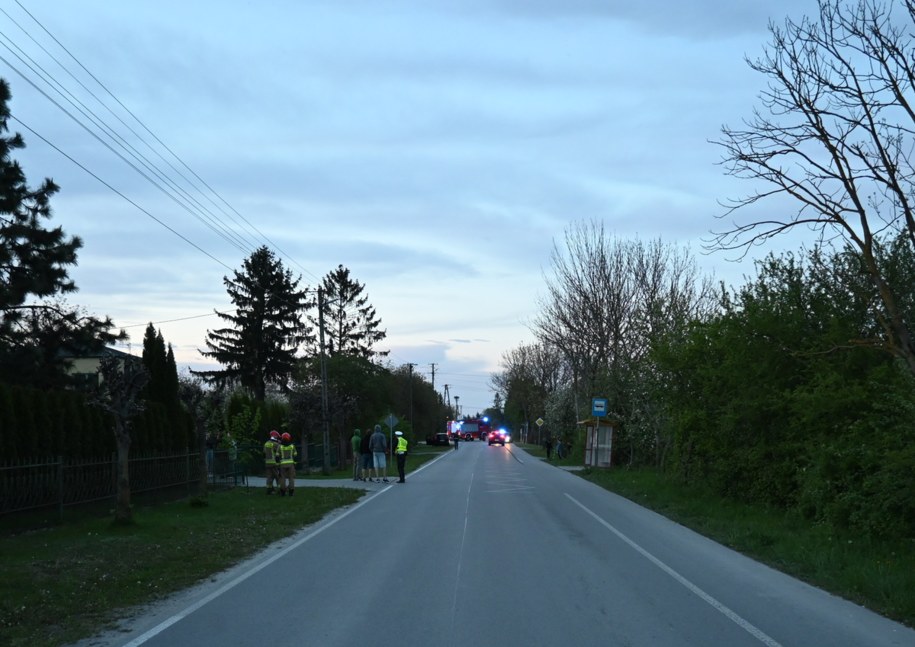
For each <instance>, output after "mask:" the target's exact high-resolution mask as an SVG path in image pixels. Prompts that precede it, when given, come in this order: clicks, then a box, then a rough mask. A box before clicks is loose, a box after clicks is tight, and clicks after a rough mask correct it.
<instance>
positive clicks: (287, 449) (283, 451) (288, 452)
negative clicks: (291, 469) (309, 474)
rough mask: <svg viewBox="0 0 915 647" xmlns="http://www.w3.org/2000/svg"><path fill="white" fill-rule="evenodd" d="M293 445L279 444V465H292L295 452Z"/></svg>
mask: <svg viewBox="0 0 915 647" xmlns="http://www.w3.org/2000/svg"><path fill="white" fill-rule="evenodd" d="M297 453H298V452H296V450H295V445H293V444H291V443H290V444H289V445H280V465H294V464H295V457H296V454H297Z"/></svg>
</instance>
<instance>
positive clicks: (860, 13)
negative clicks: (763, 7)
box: [710, 0, 915, 373]
mask: <svg viewBox="0 0 915 647" xmlns="http://www.w3.org/2000/svg"><path fill="white" fill-rule="evenodd" d="M769 31H770V33H771V36H772V40H771V42H770V44H769V45H768V47H767V48H766V52H765V54H764V55H763V56H762V57H761V58H759V59H756V60H748V64H749V65H750V67H751V68H752V69H753V70H755V71H757V72H760V73H761V74H763V75H764V76H765V77H767V80H768V85H767V89H766V90H764V91H763V92H762V94H761V100H762V109H761V110H760V109H757V110H756V111H755V112H754V115H753V118H752V119H750V120H749V121H747V122H746V123H745V124H744V127H743V128H741V129H731V128H728V127H726V126H725V127H724V128H723V129H722V133H723V139H722V140H721V141H719V142H716V143H717V144H719V145H721V146H722V147H723V149H724V152H725V155H724V164H725V166H726V168H727V170H728V172H729V173H730V174H731V175H734V176H737V177H741V178H746V179H750V180H753V181H756V182H759V183H761V184H762V185H763V186H764V188H762V189H759V190H757V191H756V192H754V193H752V194H750V195H748V196H747V197H744V198H740V199H735V200H732V201H729V202H728V203H726V205H725V206H726V207H727V210H726V212H725V214H723V217H725V218H728V219H730V218H731V217H732V216H735V217H736V216H737V214H736V213H735V212H736V211H737V210H741V209H744V208H745V207H748V206H750V205H753V204H755V203H756V202H758V201H760V200H763V199H766V198H772V197H776V196H787V197H789V198H791V199H793V201H794V203H795V204H796V207H797V208H796V210H794V211H793V213H789V214H786V215H784V216H780V217H773V216H767V217H766V218H764V219H755V218H754V216H752V215H751V216H750V217H749V218H748V219H747V220H746V221H740V220H734V221H731V222H730V223H729V224H728V225H727V226H726V227H725V228H724V229H723V230H721V231H717V232H713V234H714V237H713V238H712V240H711V241H710V246H711V247H712V248H714V249H722V250H742V251H743V252H744V253H745V252H746V251H747V250H748V249H749V248H750V247H751V246H753V245H757V244H760V243H763V242H765V241H767V240H769V239H771V238H773V237H775V236H778V235H780V234H783V233H784V232H786V231H788V230H792V229H795V228H797V227H798V226H802V227H806V228H809V229H811V230H813V231H815V232H817V234H818V235H819V237H820V238H821V239H829V240H831V239H839V240H841V241H842V244H843V246H844V245H849V246H851V247H852V248H853V249H855V250H857V253H858V254H859V255H860V259H861V265H862V267H863V268H864V272H866V274H867V276H868V278H869V280H870V282H871V283H872V285H873V289H874V292H875V295H876V296H877V300H876V302H877V305H876V310H877V311H876V312H875V317H876V318H877V320H878V321H879V322H880V324H881V328H882V331H883V337H882V338H881V339H874V340H868V341H869V342H870V343H873V344H875V345H877V346H879V347H881V348H883V349H884V350H886V351H888V352H890V353H891V354H893V355H895V356H897V357H900V358H902V359H903V360H905V361H906V363H907V365H908V367H909V370H910V371H912V372H913V373H915V344H913V337H912V331H911V329H910V327H909V324H908V322H907V321H906V313H905V311H904V310H905V309H904V307H903V306H902V305H900V296H899V294H900V288H899V286H895V285H893V283H892V281H891V280H889V279H888V278H887V274H886V273H885V272H884V271H883V269H882V266H881V262H880V246H881V243H882V242H886V241H887V240H890V239H892V240H897V239H900V238H901V239H903V240H906V241H907V244H909V245H911V246H915V212H913V200H915V192H913V189H915V168H913V164H912V161H913V160H912V154H913V150H915V148H913V147H915V106H913V104H912V101H913V99H915V95H913V89H915V36H913V33H915V0H888V1H886V2H884V1H881V0H857V1H856V2H854V3H847V2H844V1H840V0H820V2H819V16H818V17H816V18H804V19H803V20H801V21H800V22H794V21H792V20H790V19H788V20H786V21H785V23H784V25H783V26H778V25H775V24H774V23H773V24H770V26H769ZM746 211H747V210H743V212H742V213H746Z"/></svg>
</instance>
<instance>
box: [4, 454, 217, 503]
mask: <svg viewBox="0 0 915 647" xmlns="http://www.w3.org/2000/svg"><path fill="white" fill-rule="evenodd" d="M199 465H200V454H198V453H184V454H171V455H155V456H138V457H134V458H131V459H130V460H129V470H130V491H131V494H142V493H148V492H156V491H158V490H166V489H171V488H176V487H185V488H187V489H188V491H190V490H191V488H192V487H193V486H194V485H195V484H196V483H197V481H198V474H199V472H198V470H199ZM116 493H117V455H115V454H112V456H111V457H110V458H108V459H104V460H99V459H96V460H80V459H70V458H64V457H63V456H59V457H57V458H56V459H54V460H43V461H42V460H34V461H7V462H3V463H0V515H5V514H9V513H13V512H24V511H28V510H40V509H54V508H56V509H57V510H58V512H59V514H60V515H61V516H63V512H64V509H65V508H66V507H68V506H75V505H80V504H85V503H92V502H97V501H104V500H111V501H112V502H113V501H114V499H115V495H116Z"/></svg>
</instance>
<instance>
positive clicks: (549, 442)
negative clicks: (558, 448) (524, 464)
mask: <svg viewBox="0 0 915 647" xmlns="http://www.w3.org/2000/svg"><path fill="white" fill-rule="evenodd" d="M543 447H544V449H546V459H547V460H552V458H553V439H552V438H550V437H549V436H547V438H546V440H545V441H544V442H543Z"/></svg>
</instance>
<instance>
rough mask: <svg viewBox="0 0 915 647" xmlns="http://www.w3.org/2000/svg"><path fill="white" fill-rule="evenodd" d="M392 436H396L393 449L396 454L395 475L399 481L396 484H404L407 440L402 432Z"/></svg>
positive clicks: (396, 432)
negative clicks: (398, 477)
mask: <svg viewBox="0 0 915 647" xmlns="http://www.w3.org/2000/svg"><path fill="white" fill-rule="evenodd" d="M394 435H395V436H397V447H396V448H395V449H394V452H395V453H396V454H397V474H398V475H400V480H399V481H397V482H398V483H406V482H407V481H406V479H405V478H404V468H405V467H406V465H407V445H408V444H409V443H407V439H406V438H404V437H403V432H402V431H395V432H394Z"/></svg>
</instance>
